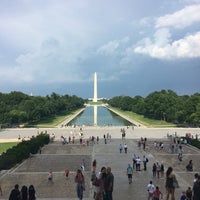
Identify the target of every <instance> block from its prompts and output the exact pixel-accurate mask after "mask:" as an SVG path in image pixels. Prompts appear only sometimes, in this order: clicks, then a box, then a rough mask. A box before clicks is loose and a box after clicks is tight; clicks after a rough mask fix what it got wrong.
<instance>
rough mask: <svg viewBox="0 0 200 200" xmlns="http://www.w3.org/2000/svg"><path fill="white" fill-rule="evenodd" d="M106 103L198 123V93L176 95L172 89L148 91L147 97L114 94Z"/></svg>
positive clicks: (178, 121)
mask: <svg viewBox="0 0 200 200" xmlns="http://www.w3.org/2000/svg"><path fill="white" fill-rule="evenodd" d="M108 104H109V105H110V106H113V107H117V108H120V109H121V110H124V111H131V112H134V113H137V114H141V115H144V117H147V118H150V119H158V120H165V121H167V122H172V123H176V124H181V125H192V126H199V125H200V94H199V93H195V94H193V95H182V96H178V95H177V94H176V93H175V92H173V91H172V90H161V91H159V92H153V93H150V94H149V95H148V96H147V97H145V98H143V97H141V96H135V97H130V96H116V97H113V98H112V99H110V100H108Z"/></svg>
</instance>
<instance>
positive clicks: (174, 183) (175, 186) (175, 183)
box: [173, 179, 179, 188]
mask: <svg viewBox="0 0 200 200" xmlns="http://www.w3.org/2000/svg"><path fill="white" fill-rule="evenodd" d="M173 187H174V188H179V184H178V181H177V180H176V179H174V180H173Z"/></svg>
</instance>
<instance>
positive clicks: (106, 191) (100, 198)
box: [91, 166, 114, 200]
mask: <svg viewBox="0 0 200 200" xmlns="http://www.w3.org/2000/svg"><path fill="white" fill-rule="evenodd" d="M91 182H92V185H93V189H94V196H93V197H94V199H95V200H112V199H113V197H112V193H113V187H114V175H113V174H112V172H111V167H107V168H106V167H104V166H103V167H102V168H101V170H100V171H99V172H96V171H93V172H92V176H91Z"/></svg>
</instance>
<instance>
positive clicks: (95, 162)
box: [92, 159, 97, 171]
mask: <svg viewBox="0 0 200 200" xmlns="http://www.w3.org/2000/svg"><path fill="white" fill-rule="evenodd" d="M96 167H97V161H96V159H94V160H93V162H92V168H93V171H96Z"/></svg>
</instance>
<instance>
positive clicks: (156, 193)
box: [153, 186, 163, 200]
mask: <svg viewBox="0 0 200 200" xmlns="http://www.w3.org/2000/svg"><path fill="white" fill-rule="evenodd" d="M160 197H161V199H162V198H163V194H162V192H161V191H160V190H159V187H158V186H156V189H155V190H154V191H153V200H159V199H160Z"/></svg>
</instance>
